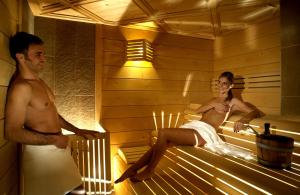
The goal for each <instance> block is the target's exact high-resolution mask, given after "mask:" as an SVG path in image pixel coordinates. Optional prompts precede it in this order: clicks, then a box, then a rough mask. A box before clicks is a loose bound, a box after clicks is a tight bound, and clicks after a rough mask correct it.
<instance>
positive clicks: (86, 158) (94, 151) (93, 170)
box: [72, 136, 111, 194]
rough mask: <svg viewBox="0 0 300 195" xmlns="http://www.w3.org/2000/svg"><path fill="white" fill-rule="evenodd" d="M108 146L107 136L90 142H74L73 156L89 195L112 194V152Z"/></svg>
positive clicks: (79, 140) (76, 139) (82, 140)
mask: <svg viewBox="0 0 300 195" xmlns="http://www.w3.org/2000/svg"><path fill="white" fill-rule="evenodd" d="M107 142H108V143H107ZM107 145H109V139H107V136H101V137H97V138H96V139H88V140H84V139H81V138H75V139H74V140H73V141H72V156H73V158H74V160H75V162H76V164H77V166H78V168H79V171H80V173H81V175H82V180H83V185H84V188H85V190H86V192H87V194H109V193H111V177H110V166H109V164H110V152H109V148H107Z"/></svg>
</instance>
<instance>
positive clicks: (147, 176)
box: [130, 169, 153, 182]
mask: <svg viewBox="0 0 300 195" xmlns="http://www.w3.org/2000/svg"><path fill="white" fill-rule="evenodd" d="M152 174H153V172H152V171H150V170H148V169H145V170H143V171H142V172H140V173H138V174H135V175H134V176H132V177H130V181H132V182H140V181H144V180H147V179H150V178H151V176H152Z"/></svg>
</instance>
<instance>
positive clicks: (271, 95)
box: [214, 18, 281, 115]
mask: <svg viewBox="0 0 300 195" xmlns="http://www.w3.org/2000/svg"><path fill="white" fill-rule="evenodd" d="M214 47H215V50H214V58H215V60H214V76H215V77H217V76H218V75H219V74H220V73H221V72H223V71H232V72H233V73H234V74H235V75H236V76H238V77H245V76H246V75H252V74H261V73H262V74H268V73H270V72H277V73H278V74H279V75H280V71H281V52H280V23H279V18H275V19H272V20H269V21H266V22H262V23H259V24H257V25H253V26H250V27H249V28H248V29H246V30H243V31H238V32H234V33H231V34H228V35H225V36H223V37H219V38H217V39H216V41H215V43H214ZM278 82H279V83H280V82H281V79H279V80H278ZM259 87H260V88H251V89H245V90H243V91H242V98H243V100H244V101H246V102H250V103H252V104H253V105H254V106H256V107H257V108H258V109H260V110H261V111H262V112H264V113H265V114H272V115H278V114H280V104H281V90H280V84H279V88H276V89H274V88H270V89H269V88H261V87H263V86H259ZM264 89H265V90H264Z"/></svg>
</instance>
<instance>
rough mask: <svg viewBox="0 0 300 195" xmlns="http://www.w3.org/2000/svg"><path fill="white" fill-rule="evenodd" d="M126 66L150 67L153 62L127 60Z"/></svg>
mask: <svg viewBox="0 0 300 195" xmlns="http://www.w3.org/2000/svg"><path fill="white" fill-rule="evenodd" d="M124 66H127V67H139V68H150V67H152V63H151V62H148V61H127V62H126V63H125V64H124Z"/></svg>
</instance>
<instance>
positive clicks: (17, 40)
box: [9, 32, 44, 63]
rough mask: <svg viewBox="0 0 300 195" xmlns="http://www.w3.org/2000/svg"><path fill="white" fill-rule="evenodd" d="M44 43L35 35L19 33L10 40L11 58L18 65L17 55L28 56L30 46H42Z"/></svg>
mask: <svg viewBox="0 0 300 195" xmlns="http://www.w3.org/2000/svg"><path fill="white" fill-rule="evenodd" d="M43 43H44V42H43V41H42V40H41V39H40V38H39V37H37V36H35V35H32V34H29V33H26V32H17V33H16V34H15V35H14V36H11V37H10V39H9V51H10V56H11V57H12V58H13V59H14V60H15V61H16V63H18V61H17V58H16V54H17V53H23V54H27V51H28V48H29V46H30V45H35V44H36V45H40V44H43Z"/></svg>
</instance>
